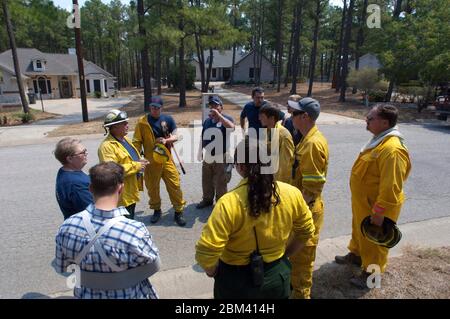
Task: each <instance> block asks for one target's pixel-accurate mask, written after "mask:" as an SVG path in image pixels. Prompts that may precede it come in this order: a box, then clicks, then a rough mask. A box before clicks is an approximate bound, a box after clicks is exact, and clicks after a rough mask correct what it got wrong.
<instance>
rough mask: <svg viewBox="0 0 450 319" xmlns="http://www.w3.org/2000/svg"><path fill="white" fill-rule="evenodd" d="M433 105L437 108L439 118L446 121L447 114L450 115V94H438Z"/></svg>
mask: <svg viewBox="0 0 450 319" xmlns="http://www.w3.org/2000/svg"><path fill="white" fill-rule="evenodd" d="M433 105H434V107H435V108H436V111H435V113H436V117H437V119H438V120H441V121H446V120H447V116H448V115H450V95H448V94H446V95H438V96H437V97H436V101H435V102H434V103H433Z"/></svg>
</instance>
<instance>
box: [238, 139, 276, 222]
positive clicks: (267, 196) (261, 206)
mask: <svg viewBox="0 0 450 319" xmlns="http://www.w3.org/2000/svg"><path fill="white" fill-rule="evenodd" d="M242 148H244V149H242ZM240 151H244V152H245V153H244V154H245V156H244V161H243V162H242V161H238V152H240ZM251 154H253V155H255V154H256V161H255V160H253V161H252V159H254V158H252V157H254V156H251ZM239 160H241V158H239ZM234 162H235V164H241V165H244V166H245V170H246V172H247V176H246V177H247V178H248V193H247V194H248V204H249V208H250V211H249V214H250V216H253V217H258V216H259V215H261V214H262V213H270V211H271V209H272V207H273V206H276V205H278V204H279V203H280V201H281V199H280V195H279V193H278V187H277V184H276V181H275V177H274V176H273V174H261V167H263V166H266V165H265V164H263V163H261V160H260V157H259V149H258V147H257V146H256V147H250V142H249V137H248V136H246V137H245V140H244V141H241V142H240V143H239V144H238V146H237V147H236V151H235V153H234Z"/></svg>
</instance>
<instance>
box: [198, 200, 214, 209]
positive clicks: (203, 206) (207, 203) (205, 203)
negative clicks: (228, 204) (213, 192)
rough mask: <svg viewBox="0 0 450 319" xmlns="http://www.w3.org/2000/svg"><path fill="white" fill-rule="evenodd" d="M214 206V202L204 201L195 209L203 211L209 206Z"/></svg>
mask: <svg viewBox="0 0 450 319" xmlns="http://www.w3.org/2000/svg"><path fill="white" fill-rule="evenodd" d="M212 205H213V202H212V201H205V200H202V201H201V202H200V203H198V204H197V206H195V208H197V209H202V208H205V207H208V206H212Z"/></svg>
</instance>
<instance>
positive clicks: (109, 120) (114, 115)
mask: <svg viewBox="0 0 450 319" xmlns="http://www.w3.org/2000/svg"><path fill="white" fill-rule="evenodd" d="M126 121H128V115H127V112H125V111H120V110H111V111H109V112H108V114H106V117H105V121H104V123H103V127H108V126H111V125H114V124H118V123H122V122H126Z"/></svg>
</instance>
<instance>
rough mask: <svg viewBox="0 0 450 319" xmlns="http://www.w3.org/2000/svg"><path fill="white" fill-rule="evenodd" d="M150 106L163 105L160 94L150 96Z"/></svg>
mask: <svg viewBox="0 0 450 319" xmlns="http://www.w3.org/2000/svg"><path fill="white" fill-rule="evenodd" d="M150 106H154V107H162V106H163V100H162V98H161V97H160V96H152V98H151V100H150Z"/></svg>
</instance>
